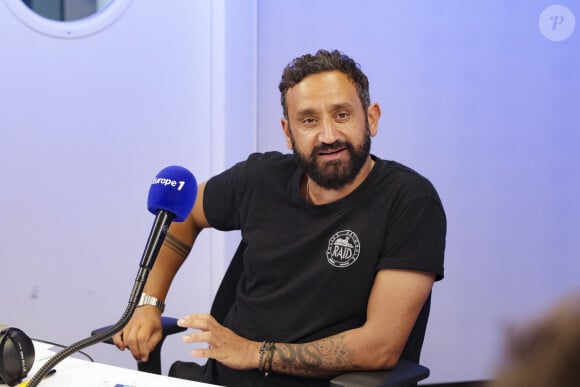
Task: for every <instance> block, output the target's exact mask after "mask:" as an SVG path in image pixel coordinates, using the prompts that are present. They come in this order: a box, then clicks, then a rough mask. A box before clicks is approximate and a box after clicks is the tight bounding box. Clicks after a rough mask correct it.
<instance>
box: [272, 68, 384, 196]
mask: <svg viewBox="0 0 580 387" xmlns="http://www.w3.org/2000/svg"><path fill="white" fill-rule="evenodd" d="M286 103H287V106H288V120H282V126H283V129H284V133H285V136H286V141H287V143H288V147H289V148H290V149H292V150H293V152H294V155H295V156H296V159H297V160H298V163H299V164H300V166H301V167H302V168H303V169H304V170H305V171H306V173H307V174H308V175H309V176H310V177H311V178H312V179H313V180H314V181H315V182H316V183H317V184H318V185H320V186H322V187H324V188H326V189H335V190H336V189H340V188H342V187H344V186H345V185H347V184H350V183H352V182H353V181H354V179H355V178H356V176H357V175H358V173H359V172H360V170H361V168H362V166H363V165H364V163H365V161H366V160H367V158H368V155H369V152H370V146H371V140H370V138H371V136H374V135H375V134H376V121H377V120H378V116H375V115H374V114H372V113H371V111H372V109H378V106H375V105H372V106H371V107H369V114H368V115H367V112H366V111H365V110H364V109H363V106H362V103H361V101H360V99H359V96H358V93H357V91H356V88H355V87H354V85H353V84H352V83H351V81H350V80H349V79H348V77H347V76H346V75H345V74H343V73H341V72H339V71H331V72H325V73H320V74H314V75H310V76H308V77H306V78H304V79H303V80H302V82H300V83H298V84H297V85H295V86H294V87H292V88H290V89H289V90H288V93H287V95H286ZM379 114H380V113H379ZM369 118H370V119H371V120H372V123H371V125H369Z"/></svg>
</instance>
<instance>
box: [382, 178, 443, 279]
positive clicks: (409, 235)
mask: <svg viewBox="0 0 580 387" xmlns="http://www.w3.org/2000/svg"><path fill="white" fill-rule="evenodd" d="M423 188H424V192H423V193H414V194H412V195H409V197H408V198H407V199H405V200H402V201H401V204H400V205H399V206H398V207H397V209H396V210H395V211H394V212H393V214H392V219H391V221H390V222H389V227H388V229H387V230H386V237H385V244H384V247H383V253H382V257H381V259H380V260H379V264H378V266H377V269H403V270H418V271H426V272H430V273H434V274H435V276H436V277H435V280H436V281H438V280H441V279H442V278H443V275H444V271H443V260H444V251H445V236H446V231H447V222H446V218H445V213H444V210H443V206H442V204H441V201H440V199H439V197H438V195H437V193H436V192H435V190H434V189H433V188H432V186H431V185H430V184H423ZM425 188H426V189H425Z"/></svg>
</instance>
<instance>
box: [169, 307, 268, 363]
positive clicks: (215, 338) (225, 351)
mask: <svg viewBox="0 0 580 387" xmlns="http://www.w3.org/2000/svg"><path fill="white" fill-rule="evenodd" d="M177 325H179V326H181V327H185V328H192V329H199V332H194V333H190V334H189V335H186V336H184V337H183V341H184V342H185V343H207V344H208V347H207V348H205V349H196V350H194V351H193V352H192V353H191V355H192V356H194V357H205V358H212V359H215V360H217V361H219V362H220V363H222V364H224V365H225V366H227V367H230V368H234V369H239V370H243V369H252V368H258V361H259V351H260V343H259V342H257V341H251V340H247V339H245V338H243V337H241V336H238V335H237V334H235V333H234V332H233V331H232V330H231V329H228V328H226V327H224V326H223V325H221V324H220V323H218V322H217V321H216V319H214V318H213V317H212V316H211V315H209V314H191V315H189V316H187V317H184V318H182V319H180V320H178V321H177Z"/></svg>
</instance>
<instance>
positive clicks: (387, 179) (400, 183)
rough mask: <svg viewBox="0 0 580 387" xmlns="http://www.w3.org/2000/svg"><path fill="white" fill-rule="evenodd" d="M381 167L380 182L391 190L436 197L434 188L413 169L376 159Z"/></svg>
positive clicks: (390, 161) (397, 163) (395, 162)
mask: <svg viewBox="0 0 580 387" xmlns="http://www.w3.org/2000/svg"><path fill="white" fill-rule="evenodd" d="M376 162H377V163H378V164H379V165H381V168H380V173H381V180H382V182H383V183H385V184H387V185H388V186H389V187H390V188H391V189H393V188H394V189H396V190H400V191H402V192H404V193H406V194H413V193H414V194H426V195H435V196H437V193H436V190H435V187H434V186H433V184H432V183H431V181H429V179H427V178H426V177H425V176H423V175H422V174H421V173H419V172H417V171H416V170H415V169H413V168H411V167H409V166H407V165H404V164H402V163H400V162H397V161H393V160H381V159H376Z"/></svg>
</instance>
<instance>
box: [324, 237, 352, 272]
mask: <svg viewBox="0 0 580 387" xmlns="http://www.w3.org/2000/svg"><path fill="white" fill-rule="evenodd" d="M359 254H360V242H359V240H358V236H357V235H356V234H355V233H354V232H353V231H350V230H344V231H339V232H337V233H336V234H334V235H333V236H332V238H330V240H329V241H328V248H327V249H326V258H327V259H328V262H329V263H330V264H331V265H332V266H334V267H348V266H350V265H352V264H353V263H355V262H356V260H357V259H358V256H359Z"/></svg>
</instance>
